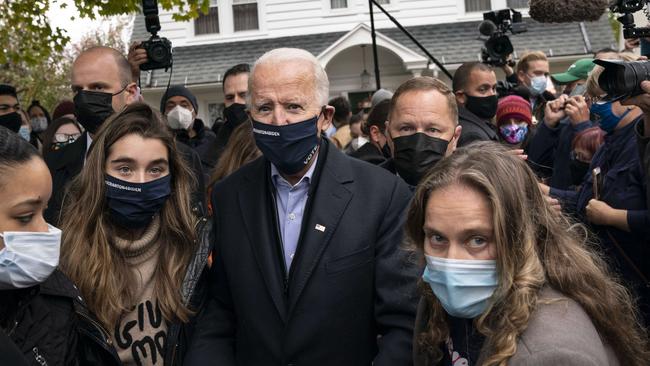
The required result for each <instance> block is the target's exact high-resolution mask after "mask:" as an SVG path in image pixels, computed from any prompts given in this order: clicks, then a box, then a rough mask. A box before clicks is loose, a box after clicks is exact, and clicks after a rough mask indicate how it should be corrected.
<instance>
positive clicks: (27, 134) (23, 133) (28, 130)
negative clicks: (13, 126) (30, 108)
mask: <svg viewBox="0 0 650 366" xmlns="http://www.w3.org/2000/svg"><path fill="white" fill-rule="evenodd" d="M18 114H19V115H20V128H19V129H18V134H19V135H20V137H22V138H23V139H25V141H27V142H29V143H31V139H32V123H31V122H30V120H29V115H28V114H27V111H26V110H24V109H21V110H19V111H18ZM37 145H38V144H37ZM34 147H35V148H37V149H38V146H34Z"/></svg>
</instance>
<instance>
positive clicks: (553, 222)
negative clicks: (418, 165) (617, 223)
mask: <svg viewBox="0 0 650 366" xmlns="http://www.w3.org/2000/svg"><path fill="white" fill-rule="evenodd" d="M450 185H464V186H467V187H471V188H473V189H476V190H477V191H478V192H482V193H483V194H484V195H485V197H486V199H487V201H488V202H489V205H490V208H491V210H492V213H493V223H492V224H493V227H494V238H495V242H496V253H497V258H496V261H497V271H498V278H499V281H498V282H499V284H498V287H497V289H496V290H495V292H494V294H493V296H492V301H491V303H490V305H488V308H487V309H486V311H485V312H484V313H483V314H482V315H481V316H480V317H479V318H477V319H476V320H475V325H476V328H477V330H478V331H479V332H480V333H482V334H483V335H485V336H486V342H487V344H486V345H487V346H488V347H487V349H489V350H490V351H491V354H489V355H487V356H488V357H487V358H486V361H485V365H506V363H507V362H508V359H509V358H510V357H512V356H513V355H514V354H515V353H516V352H517V341H518V337H519V336H520V335H521V334H522V333H523V332H524V331H525V330H526V327H527V325H528V322H529V320H530V318H531V314H532V313H533V312H534V311H535V308H536V306H537V304H538V300H539V293H540V290H541V289H542V287H544V286H548V287H551V288H553V289H555V290H557V291H559V292H561V293H562V294H564V295H565V296H567V297H568V298H571V299H573V300H574V301H576V302H577V303H578V304H580V305H581V306H582V308H583V309H584V310H585V311H586V313H587V314H588V315H589V317H590V318H591V321H592V322H593V324H594V326H595V327H596V329H597V330H598V333H599V334H600V336H601V337H602V338H603V340H604V341H605V342H607V343H608V344H609V345H610V346H611V347H612V348H613V350H614V351H615V352H616V355H617V356H618V359H619V361H620V363H621V364H622V365H648V364H650V355H649V352H648V348H647V347H648V343H647V335H646V334H645V332H644V331H643V330H642V327H641V325H640V322H639V318H638V315H637V313H636V308H635V306H634V303H635V302H634V299H633V297H632V296H631V295H630V293H629V292H628V290H627V289H626V288H625V287H624V286H623V285H622V284H621V283H620V282H619V281H618V280H616V279H615V278H614V277H613V275H612V274H611V273H610V271H609V269H608V266H607V264H606V263H605V261H604V260H603V259H602V258H601V257H600V256H599V255H598V254H596V250H595V248H593V247H592V246H591V244H589V239H588V235H587V234H586V233H587V231H586V229H585V228H584V227H583V226H582V225H577V224H573V223H571V221H570V220H569V219H568V218H566V217H564V216H558V215H557V214H555V213H554V212H553V211H552V208H551V207H550V206H549V205H548V204H547V203H546V201H545V199H544V197H543V195H542V192H541V190H540V188H539V187H538V184H537V180H536V178H535V175H534V174H533V172H532V171H531V170H530V169H529V168H528V167H527V165H526V163H525V162H524V161H523V160H522V159H520V158H519V157H516V156H513V155H511V154H509V153H508V152H507V150H506V149H505V148H504V147H501V146H498V145H497V144H495V143H478V144H473V145H471V146H469V147H467V148H462V149H459V150H457V151H456V152H455V153H454V154H453V155H452V156H451V157H449V158H445V159H443V160H442V161H441V162H440V163H438V164H437V165H436V166H435V168H434V169H433V170H432V171H431V172H430V173H429V174H428V175H427V176H426V177H425V178H424V179H423V181H422V182H421V183H420V185H419V186H418V188H417V191H416V193H415V197H414V199H413V201H412V204H411V207H410V209H409V212H408V221H407V224H406V231H407V238H408V243H409V244H410V245H411V249H412V250H414V251H415V252H417V253H418V254H420V255H421V254H423V253H424V243H425V239H426V238H425V234H424V231H423V225H424V220H425V215H426V212H425V209H426V205H427V201H428V200H429V197H430V195H431V193H432V192H434V191H437V190H440V189H442V188H444V187H447V186H450ZM420 288H421V291H422V293H423V301H424V302H425V304H426V309H427V312H428V315H429V320H428V324H427V326H426V331H425V332H423V333H421V334H418V335H416V336H417V338H416V339H417V342H418V345H419V346H420V349H422V350H423V352H425V353H426V354H427V356H428V358H429V359H432V360H437V361H439V360H440V359H441V358H442V350H441V347H440V346H441V345H442V344H443V342H445V341H446V339H447V337H448V336H449V328H448V325H447V316H446V313H445V311H444V309H443V307H442V305H441V304H440V302H439V301H438V300H437V299H436V298H435V296H434V294H433V291H432V290H431V288H430V287H429V286H426V285H425V284H423V283H422V282H421V283H420Z"/></svg>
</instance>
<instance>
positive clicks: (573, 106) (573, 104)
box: [564, 95, 589, 125]
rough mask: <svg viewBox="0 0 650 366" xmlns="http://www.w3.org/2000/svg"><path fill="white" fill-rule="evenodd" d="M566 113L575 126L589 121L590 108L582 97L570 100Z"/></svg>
mask: <svg viewBox="0 0 650 366" xmlns="http://www.w3.org/2000/svg"><path fill="white" fill-rule="evenodd" d="M564 111H565V113H566V115H567V116H569V120H570V121H571V124H573V125H577V124H578V123H581V122H585V121H588V120H589V106H588V105H587V101H586V100H585V97H583V96H582V95H576V96H573V97H571V98H569V99H568V100H567V102H566V105H565V107H564Z"/></svg>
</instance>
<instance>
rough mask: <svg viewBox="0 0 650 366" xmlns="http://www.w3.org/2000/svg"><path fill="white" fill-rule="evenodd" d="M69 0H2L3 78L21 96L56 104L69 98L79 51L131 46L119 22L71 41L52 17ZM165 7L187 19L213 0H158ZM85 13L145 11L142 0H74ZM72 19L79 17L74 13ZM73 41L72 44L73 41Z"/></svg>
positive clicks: (96, 15) (0, 66) (178, 17)
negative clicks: (73, 66) (75, 61)
mask: <svg viewBox="0 0 650 366" xmlns="http://www.w3.org/2000/svg"><path fill="white" fill-rule="evenodd" d="M63 1H64V0H0V83H9V84H12V85H14V86H16V88H17V89H18V90H19V92H20V96H21V102H22V103H23V104H25V105H28V104H29V103H30V102H31V101H32V100H33V99H38V100H39V101H40V102H41V105H44V106H45V107H46V108H48V109H49V110H51V109H52V108H53V107H54V106H55V105H56V103H58V101H60V100H61V99H64V98H70V97H71V95H70V87H69V84H70V75H69V73H70V68H71V65H72V61H73V60H74V58H75V57H76V55H77V54H78V53H79V52H80V51H82V50H84V49H86V48H88V47H90V46H94V45H105V46H110V47H113V48H115V49H119V50H122V51H123V52H126V49H127V47H126V45H125V44H124V43H123V41H122V39H121V37H120V33H121V32H122V30H123V29H124V27H125V26H126V24H125V23H122V24H118V26H117V28H119V29H116V28H111V29H109V31H108V32H102V31H95V32H94V33H91V34H89V35H86V36H85V37H84V39H82V41H81V42H79V43H78V44H75V45H70V44H69V43H70V37H68V35H66V32H65V31H64V30H63V29H61V28H58V27H56V28H54V29H53V28H52V27H51V25H50V22H49V19H48V18H47V13H48V11H50V10H51V9H59V8H66V7H67V4H66V3H64V2H63ZM158 3H159V5H160V7H162V8H163V9H164V10H168V11H169V10H172V9H174V14H173V16H172V17H173V19H174V20H176V21H188V20H191V19H193V18H196V17H198V16H199V12H202V13H204V14H207V13H208V11H209V6H210V0H159V1H158ZM74 5H75V7H76V8H77V10H78V12H79V15H80V16H81V17H85V18H90V19H98V18H106V17H114V16H120V15H133V14H136V13H139V12H141V7H142V2H141V0H74ZM70 20H74V17H73V18H72V19H70ZM69 46H72V47H69Z"/></svg>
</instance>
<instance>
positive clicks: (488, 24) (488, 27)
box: [478, 20, 497, 37]
mask: <svg viewBox="0 0 650 366" xmlns="http://www.w3.org/2000/svg"><path fill="white" fill-rule="evenodd" d="M496 30H497V26H496V24H494V22H492V21H491V20H484V21H482V22H481V24H479V25H478V31H479V32H480V33H481V34H482V35H484V36H486V37H489V36H491V35H492V34H494V32H496Z"/></svg>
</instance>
